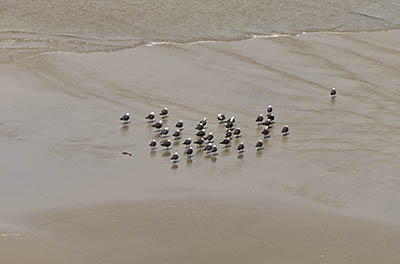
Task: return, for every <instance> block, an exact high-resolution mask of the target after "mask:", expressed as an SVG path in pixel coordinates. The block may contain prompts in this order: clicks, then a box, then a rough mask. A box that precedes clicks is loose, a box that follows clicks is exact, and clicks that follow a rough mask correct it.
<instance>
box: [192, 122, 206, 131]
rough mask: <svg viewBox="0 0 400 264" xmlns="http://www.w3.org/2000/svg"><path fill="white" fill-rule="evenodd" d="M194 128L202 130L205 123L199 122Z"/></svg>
mask: <svg viewBox="0 0 400 264" xmlns="http://www.w3.org/2000/svg"><path fill="white" fill-rule="evenodd" d="M194 129H196V130H202V129H204V126H203V124H200V123H198V124H197V125H196V126H195V127H194Z"/></svg>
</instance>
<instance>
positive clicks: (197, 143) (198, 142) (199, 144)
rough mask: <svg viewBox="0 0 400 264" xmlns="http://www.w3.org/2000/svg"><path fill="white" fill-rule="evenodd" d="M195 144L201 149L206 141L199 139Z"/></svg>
mask: <svg viewBox="0 0 400 264" xmlns="http://www.w3.org/2000/svg"><path fill="white" fill-rule="evenodd" d="M193 143H194V144H196V145H197V148H201V147H202V145H203V143H204V140H203V139H202V138H199V139H198V140H196V141H195V142H193Z"/></svg>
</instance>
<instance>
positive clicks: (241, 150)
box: [237, 142, 245, 154]
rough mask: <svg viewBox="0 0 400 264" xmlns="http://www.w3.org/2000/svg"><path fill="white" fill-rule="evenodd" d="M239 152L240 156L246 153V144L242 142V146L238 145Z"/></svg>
mask: <svg viewBox="0 0 400 264" xmlns="http://www.w3.org/2000/svg"><path fill="white" fill-rule="evenodd" d="M237 150H238V151H239V154H241V153H243V152H244V151H245V150H244V144H243V143H242V142H240V144H239V145H238V147H237Z"/></svg>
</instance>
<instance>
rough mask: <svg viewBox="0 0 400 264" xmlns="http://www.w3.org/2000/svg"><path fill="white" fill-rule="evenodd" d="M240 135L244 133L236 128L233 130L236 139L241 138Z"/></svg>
mask: <svg viewBox="0 0 400 264" xmlns="http://www.w3.org/2000/svg"><path fill="white" fill-rule="evenodd" d="M240 133H242V131H241V130H240V128H239V127H238V128H235V129H234V130H233V135H234V136H235V138H240V137H241V136H242V135H240Z"/></svg>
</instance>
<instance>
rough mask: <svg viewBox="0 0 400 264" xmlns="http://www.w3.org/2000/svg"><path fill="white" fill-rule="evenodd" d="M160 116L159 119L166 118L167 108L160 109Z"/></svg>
mask: <svg viewBox="0 0 400 264" xmlns="http://www.w3.org/2000/svg"><path fill="white" fill-rule="evenodd" d="M160 116H161V118H167V117H168V108H166V107H164V109H162V110H161V111H160Z"/></svg>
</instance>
